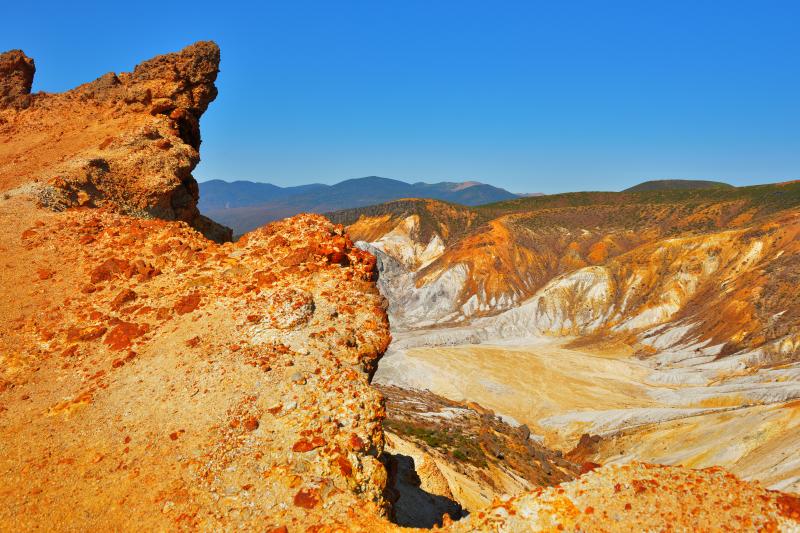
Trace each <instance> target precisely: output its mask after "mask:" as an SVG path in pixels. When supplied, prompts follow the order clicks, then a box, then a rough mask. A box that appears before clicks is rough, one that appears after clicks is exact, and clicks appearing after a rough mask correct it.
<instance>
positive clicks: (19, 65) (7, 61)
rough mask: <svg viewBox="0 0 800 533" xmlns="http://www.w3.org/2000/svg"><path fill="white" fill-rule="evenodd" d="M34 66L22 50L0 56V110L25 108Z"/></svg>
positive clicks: (28, 101) (31, 83) (34, 69)
mask: <svg viewBox="0 0 800 533" xmlns="http://www.w3.org/2000/svg"><path fill="white" fill-rule="evenodd" d="M34 72H36V66H35V65H34V64H33V59H31V58H29V57H28V56H26V55H25V54H24V53H23V51H22V50H10V51H8V52H4V53H2V54H0V108H3V107H27V106H28V104H29V103H30V97H29V95H30V94H31V86H32V85H33V74H34Z"/></svg>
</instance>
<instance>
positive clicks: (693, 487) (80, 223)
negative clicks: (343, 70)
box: [0, 43, 800, 531]
mask: <svg viewBox="0 0 800 533" xmlns="http://www.w3.org/2000/svg"><path fill="white" fill-rule="evenodd" d="M218 61H219V50H218V49H217V47H216V45H214V44H213V43H197V44H195V45H192V46H190V47H188V48H186V49H184V50H183V51H181V52H178V53H175V54H168V55H166V56H160V57H158V58H155V59H153V60H150V61H147V62H145V63H143V64H142V65H140V66H138V67H137V68H136V69H135V70H134V72H132V73H129V74H120V75H114V74H109V75H106V76H103V77H101V78H100V79H98V80H96V81H94V82H92V83H90V84H87V85H84V86H81V87H78V88H77V89H75V90H73V91H69V92H67V93H64V94H60V95H48V94H35V95H31V94H30V87H31V79H32V75H33V63H32V61H30V60H29V59H28V58H27V57H26V56H24V54H22V53H21V52H18V51H16V52H11V53H7V54H3V55H2V56H0V74H2V79H1V80H0V253H2V256H3V258H4V259H3V262H4V264H3V269H2V273H1V274H0V294H2V298H1V299H0V316H2V317H3V320H2V321H0V473H2V475H1V476H0V496H2V498H3V506H2V507H0V529H3V530H14V531H21V530H35V529H47V530H93V529H104V528H105V529H107V528H111V529H115V530H133V529H135V530H142V529H144V530H175V529H188V530H197V529H199V530H207V531H226V530H234V529H245V530H256V529H258V530H263V529H266V530H269V531H295V530H309V529H311V530H317V531H331V530H342V529H350V530H361V531H380V530H394V529H396V526H395V525H394V524H392V523H391V522H390V521H389V518H391V515H392V512H391V511H392V510H391V502H392V501H393V499H394V497H395V496H396V494H393V491H394V490H395V487H396V481H397V480H396V479H391V477H390V474H391V473H392V472H391V471H387V468H386V466H385V464H389V465H390V467H391V464H392V463H391V460H389V459H388V457H387V455H386V454H385V453H384V448H385V440H386V439H385V434H384V429H383V426H382V422H383V420H384V417H385V404H384V400H383V398H382V396H381V394H380V393H379V392H378V391H377V390H376V389H374V388H373V387H371V386H370V383H369V381H370V378H371V376H372V374H373V372H374V371H375V367H376V364H377V360H378V358H379V357H380V356H381V354H382V353H383V352H384V351H385V350H386V348H387V346H388V344H389V341H390V335H389V324H388V321H387V316H386V312H385V307H386V303H385V301H384V299H383V297H382V296H381V295H380V294H379V293H378V290H377V288H376V284H375V280H376V275H377V263H376V259H375V257H374V256H372V255H371V254H369V253H367V252H364V251H362V250H361V249H359V248H357V247H355V246H354V245H353V243H352V241H351V240H350V238H349V237H348V236H347V234H345V232H344V230H343V228H342V226H340V225H335V224H332V223H331V222H330V221H328V220H327V219H325V218H324V217H320V216H316V215H298V216H296V217H293V218H292V219H288V220H285V221H282V222H278V223H275V224H271V225H268V226H265V227H263V228H260V229H258V230H256V231H254V232H251V233H249V234H247V235H245V236H244V237H243V238H242V239H240V240H239V241H238V242H236V243H230V242H222V243H220V242H214V241H213V240H209V239H208V238H206V237H211V238H213V239H214V240H217V241H224V240H225V239H226V237H228V236H229V233H228V232H226V231H225V230H224V228H220V227H218V226H215V225H214V224H213V223H211V222H210V221H208V220H206V219H204V218H203V217H202V216H200V215H199V214H198V213H197V209H196V199H197V196H196V195H197V192H196V184H195V182H194V179H193V178H192V177H191V170H192V168H193V167H194V165H195V164H196V163H197V159H198V148H199V145H200V135H199V122H198V121H199V118H200V115H201V114H202V112H203V111H204V110H205V108H206V107H207V105H208V103H209V102H210V101H211V100H213V98H214V96H215V94H216V89H215V88H214V85H213V82H214V79H215V76H216V73H217V69H218ZM464 220H465V223H467V224H468V223H469V221H471V220H475V218H474V217H473V216H472V215H469V214H467V216H466V218H465V219H464ZM419 222H420V225H419V226H418V227H421V228H424V227H427V226H425V224H427V221H426V219H425V218H424V217H423V218H421V219H420V221H419ZM198 230H199V231H198ZM440 231H441V229H440ZM204 234H205V236H204ZM421 234H424V232H422V233H421ZM456 234H459V232H458V231H456V232H454V233H453V235H456ZM440 236H441V238H442V241H443V242H445V243H448V242H451V240H453V236H452V235H451V236H442V235H441V234H440ZM425 249H428V247H426V248H425ZM423 251H424V250H423ZM437 253H438V252H436V253H433V252H432V253H430V254H429V255H427V256H425V257H426V258H425V260H424V261H422V262H421V263H419V265H420V267H421V265H422V263H424V262H425V261H428V260H429V259H430V258H431V257H433V256H435V255H436V254H437ZM434 261H435V259H434ZM412 264H417V263H412ZM431 264H432V263H431ZM439 408H441V409H446V408H448V406H447V405H444V404H442V405H441V406H440V407H437V409H439ZM444 412H449V411H444ZM465 416H466V418H465V419H464V420H473V419H475V415H473V414H471V413H469V414H467V415H465ZM478 418H479V419H481V420H482V418H481V417H478ZM405 419H408V417H406V418H405ZM487 420H488V421H487V422H486V424H487V426H486V430H485V431H486V435H484V437H483V438H484V439H485V440H486V442H487V443H488V444H487V445H486V446H489V447H490V446H501V448H502V446H514V447H515V448H518V449H515V451H514V457H515V458H517V459H518V460H519V461H520V462H519V464H518V465H517V466H516V467H515V468H511V469H505V470H504V472H505V474H504V475H505V476H506V477H507V478H509V480H510V479H511V478H513V477H514V475H515V474H514V472H515V471H525V472H528V473H529V474H530V477H531V479H534V480H536V479H537V476H543V477H542V482H543V483H544V484H547V483H549V481H547V482H546V483H545V482H544V481H543V480H544V479H545V478H547V477H548V474H547V469H551V470H557V472H556V473H551V476H553V475H555V476H556V477H557V478H558V479H556V480H554V481H561V480H563V479H570V478H572V477H573V476H574V474H575V465H574V464H572V463H570V462H569V461H565V460H562V459H561V458H559V457H557V456H556V455H555V454H553V453H551V452H548V451H547V450H544V449H543V448H541V447H540V446H538V445H537V446H533V445H532V444H530V443H529V442H527V440H525V439H521V440H520V439H519V438H510V439H506V438H502V436H497V435H494V434H493V433H492V432H495V431H496V430H497V429H498V428H500V427H501V425H500V423H499V422H498V421H497V420H495V419H494V418H492V419H491V420H489V419H487ZM459 423H460V424H467V423H471V422H465V421H460V422H459ZM514 431H516V432H519V430H516V429H515V430H514ZM412 444H413V443H412ZM417 449H421V448H417ZM481 449H482V450H484V448H481ZM484 451H485V450H484ZM414 453H417V452H414ZM421 453H427V452H425V450H422V452H421ZM442 453H443V452H442ZM481 453H483V452H481ZM501 453H502V452H501ZM437 454H438V455H437ZM526 454H534V456H535V455H536V454H539V455H538V460H539V463H537V464H539V465H541V469H540V468H539V467H538V466H537V467H534V466H531V465H529V464H527V463H526V462H524V461H523V460H522V459H521V458H524V457H527V456H526ZM428 456H430V457H436V456H441V453H440V452H438V451H437V452H430V453H428ZM477 457H478V456H476V458H477ZM495 457H496V455H495ZM476 460H477V459H476ZM489 467H490V468H495V467H496V466H491V465H489ZM556 467H557V468H556ZM497 468H499V467H497ZM515 469H516V470H515ZM390 470H391V468H390ZM650 470H652V469H649V467H644V466H637V467H635V468H632V469H630V470H624V469H623V470H616V469H603V470H599V471H596V472H594V473H592V474H590V476H591V477H589V478H586V479H585V480H584V478H581V480H580V481H578V482H573V484H571V485H566V486H565V488H563V489H562V488H556V489H549V490H548V491H546V492H541V493H527V494H526V495H520V496H518V497H515V498H513V499H511V500H508V501H505V500H504V501H501V502H495V503H494V504H492V505H491V506H490V507H489V508H487V509H485V510H483V511H481V510H478V511H476V512H475V513H473V514H472V515H471V516H470V517H469V518H468V519H467V521H466V522H458V523H456V524H455V525H452V524H450V527H455V528H456V529H461V530H476V529H477V530H480V529H494V528H496V527H506V528H509V529H512V530H513V529H518V530H519V529H525V530H527V529H531V528H544V527H550V526H553V527H557V526H558V525H559V524H560V525H562V526H564V527H572V526H573V525H577V524H578V523H579V522H580V524H581V525H582V526H583V527H584V529H587V530H591V529H592V528H595V529H627V528H628V527H629V525H630V524H644V525H646V526H648V527H651V526H652V527H660V526H663V525H665V524H667V523H669V524H671V525H673V526H675V527H681V526H686V527H690V526H692V525H695V526H696V525H698V524H711V525H718V524H721V525H735V524H741V523H742V522H736V520H740V519H741V518H740V517H748V518H747V519H748V520H750V522H749V525H753V526H765V527H772V526H776V527H798V520H799V519H800V516H799V515H798V508H800V504H798V501H797V499H796V498H795V497H793V496H789V495H785V494H780V493H774V492H768V491H765V490H764V489H762V488H761V487H760V486H758V485H756V484H751V483H744V482H739V481H736V480H734V479H731V478H730V477H728V476H725V475H723V474H722V473H718V472H711V473H709V472H705V473H694V472H691V471H686V470H682V469H670V468H664V469H660V470H658V472H659V475H658V476H654V475H652V474H651V472H650ZM481 471H482V470H481V469H480V468H479V469H478V470H476V471H472V474H471V475H474V478H475V479H479V478H480V475H479V474H480V472H481ZM437 472H438V474H437ZM476 472H477V474H476ZM447 473H450V474H452V472H450V471H449V470H447V468H445V469H444V471H442V470H441V469H438V467H437V468H436V469H434V468H433V467H432V466H430V465H429V467H428V469H427V470H423V471H422V472H420V473H419V474H420V475H421V476H423V477H424V478H425V481H424V486H425V487H426V488H428V489H430V490H440V491H446V490H450V489H449V486H450V485H449V482H448V480H447V478H446V475H445V474H447ZM470 479H472V478H470ZM498 479H501V478H500V477H496V478H492V480H493V481H497V480H498ZM659 479H663V480H664V483H663V484H661V485H659V486H661V487H662V488H663V490H664V491H665V493H666V495H667V499H660V500H659V501H660V502H665V503H664V505H665V506H666V509H656V510H655V511H654V510H653V504H654V500H653V496H652V494H651V493H650V488H651V487H655V486H656V484H657V483H660V481H658V480H659ZM667 480H668V481H667ZM515 482H516V483H517V485H515V486H524V488H526V489H527V488H529V486H528V485H526V484H525V483H522V482H520V481H519V480H516V481H515ZM509 483H510V482H509ZM534 484H537V483H534ZM584 485H585V486H586V487H588V490H589V493H590V494H589V495H587V493H586V490H585V489H584ZM509 486H510V485H509ZM617 487H619V488H617ZM492 490H499V487H498V486H493V489H492ZM611 490H614V491H615V493H616V492H620V491H621V492H622V493H623V494H624V496H625V500H624V501H626V502H628V503H629V504H630V506H625V507H623V508H622V509H618V507H620V506H621V505H622V500H619V499H615V498H612V497H610V494H611V493H610V491H611ZM476 491H477V493H480V490H479V487H477V488H476ZM451 494H452V495H455V494H453V491H451ZM595 494H596V495H598V497H597V498H595V496H594V495H595ZM718 494H725V495H728V494H734V495H735V496H736V498H735V499H730V498H729V499H726V501H725V502H724V505H729V506H730V507H729V508H726V510H727V511H728V512H727V513H725V514H721V515H719V514H718V515H714V514H713V513H715V512H717V511H718V509H719V505H721V503H720V502H718V501H717V499H716V495H718ZM726 497H727V496H726ZM587 498H588V499H587ZM688 501H691V502H692V504H693V505H695V506H696V507H697V512H695V511H694V509H692V510H691V511H687V509H690V507H687V505H688V504H687V502H688ZM695 502H698V503H695ZM590 508H591V511H590ZM623 512H624V513H627V514H624V516H623V517H622V519H618V517H617V513H623ZM580 513H583V514H582V515H580V516H579V514H580ZM581 517H587V519H583V518H581ZM600 517H602V519H601V520H596V521H595V520H594V518H600ZM700 520H704V522H698V521H700ZM709 520H711V521H709ZM714 520H716V522H715V521H714ZM443 521H444V522H445V524H447V523H448V520H447V519H444V520H443Z"/></svg>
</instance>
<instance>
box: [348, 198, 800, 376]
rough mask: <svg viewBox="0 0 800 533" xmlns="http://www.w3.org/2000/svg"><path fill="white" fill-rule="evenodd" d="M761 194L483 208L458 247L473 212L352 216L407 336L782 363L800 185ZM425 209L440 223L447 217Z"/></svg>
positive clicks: (791, 326)
mask: <svg viewBox="0 0 800 533" xmlns="http://www.w3.org/2000/svg"><path fill="white" fill-rule="evenodd" d="M753 189H756V190H755V191H746V192H743V193H740V197H736V198H733V199H720V200H717V201H715V200H714V199H713V197H712V198H704V199H703V200H704V201H696V200H695V201H682V200H681V201H679V200H680V199H677V200H676V201H674V202H671V203H667V204H666V205H664V204H662V203H656V202H655V200H657V198H653V199H650V198H647V197H646V196H645V197H644V198H638V199H635V198H632V199H630V201H631V202H633V201H634V200H636V201H638V204H634V205H627V204H623V205H616V204H611V205H609V204H605V205H603V204H601V205H597V206H593V207H584V206H578V207H576V206H565V207H549V206H548V207H545V208H532V209H531V210H529V211H521V212H517V211H515V212H507V211H513V210H511V209H507V210H506V212H500V213H499V214H498V216H497V217H496V218H490V217H489V215H491V214H494V213H487V212H488V211H489V209H488V208H487V209H486V210H484V211H481V210H480V209H479V210H477V211H475V212H474V213H473V217H474V218H475V219H477V221H478V223H475V224H473V225H472V227H471V228H469V230H467V231H464V230H462V231H461V232H459V233H458V234H457V238H448V230H449V229H450V227H451V226H452V227H456V228H465V227H466V226H465V225H464V224H463V222H462V219H468V212H469V211H470V210H469V208H462V210H463V213H458V216H456V215H454V214H452V213H447V214H445V215H439V219H437V221H438V225H437V226H436V228H435V229H433V230H430V231H428V232H421V231H419V230H417V229H416V228H417V226H418V225H419V219H420V217H419V216H418V215H416V214H410V213H409V210H408V209H397V207H396V206H393V205H392V204H386V205H385V206H383V211H382V212H380V208H378V207H376V208H373V211H374V212H375V213H374V214H373V213H362V214H361V216H360V217H359V218H356V217H355V216H354V215H350V219H349V220H348V219H347V218H344V219H343V220H344V221H346V222H351V225H350V226H348V230H349V231H350V233H351V234H352V235H353V238H354V239H356V240H358V241H364V244H363V247H364V248H365V249H369V250H370V251H372V252H374V253H375V254H376V255H377V256H378V258H379V262H380V266H381V268H382V269H383V270H385V271H386V275H384V276H383V278H384V279H382V280H381V284H382V289H383V290H384V292H385V293H386V294H387V297H389V300H390V308H389V309H390V315H391V317H392V321H393V324H394V326H395V327H396V328H398V329H401V330H402V329H419V328H423V327H430V326H433V325H438V326H442V325H449V326H460V325H464V326H467V327H469V328H471V329H472V330H473V334H475V335H477V336H478V338H483V339H484V340H485V339H486V338H487V337H495V338H509V337H524V336H528V335H533V334H536V335H549V336H570V335H573V336H574V335H579V336H584V337H585V336H589V335H594V336H596V337H603V338H606V339H607V338H615V339H618V340H622V341H625V342H632V343H638V344H639V349H640V350H641V351H642V353H648V352H654V351H659V350H663V349H665V348H672V347H676V346H682V347H687V346H691V347H692V349H695V348H698V347H701V348H703V349H705V351H706V352H707V353H709V354H711V355H720V356H727V355H731V354H737V353H741V354H744V353H747V354H749V355H748V356H747V357H749V359H750V360H751V363H753V364H761V363H764V362H770V363H779V362H781V361H788V360H793V358H794V357H795V354H796V353H797V350H798V346H800V344H798V342H799V341H800V339H798V334H800V333H798V332H800V308H798V307H797V306H798V301H797V299H796V298H794V289H793V287H795V286H796V284H797V283H799V282H800V274H798V270H797V265H798V264H800V261H799V260H798V257H800V249H799V248H798V244H797V243H798V231H800V225H799V221H800V218H799V217H800V214H798V205H800V186H798V184H796V183H786V184H776V185H773V186H763V187H762V188H753ZM762 189H763V190H762ZM598 201H603V198H598ZM605 201H608V200H605ZM418 202H419V208H420V209H425V210H427V211H428V212H429V213H430V215H429V217H432V218H436V215H437V214H439V213H442V212H443V211H444V208H445V206H441V207H439V206H437V205H436V204H437V202H434V201H430V200H425V201H422V200H420V201H418ZM446 207H447V209H448V210H449V211H453V208H452V207H450V206H446ZM448 219H449V225H448ZM481 219H482V220H481ZM481 222H482V223H481ZM378 228H380V230H378ZM437 229H438V232H437ZM479 330H485V332H484V334H483V335H482V336H481V334H480V333H478V332H479Z"/></svg>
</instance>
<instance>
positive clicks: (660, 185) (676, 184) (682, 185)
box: [622, 180, 733, 192]
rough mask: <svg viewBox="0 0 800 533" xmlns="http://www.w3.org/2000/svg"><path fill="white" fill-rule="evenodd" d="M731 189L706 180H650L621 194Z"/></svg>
mask: <svg viewBox="0 0 800 533" xmlns="http://www.w3.org/2000/svg"><path fill="white" fill-rule="evenodd" d="M718 187H722V188H731V187H733V185H730V184H728V183H723V182H721V181H707V180H650V181H643V182H642V183H638V184H636V185H634V186H633V187H628V188H627V189H625V190H624V191H622V192H640V191H672V190H676V189H712V188H718Z"/></svg>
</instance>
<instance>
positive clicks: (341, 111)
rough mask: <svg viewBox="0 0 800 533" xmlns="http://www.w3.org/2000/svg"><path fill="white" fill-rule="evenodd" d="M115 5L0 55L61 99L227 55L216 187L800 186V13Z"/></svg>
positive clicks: (212, 150)
mask: <svg viewBox="0 0 800 533" xmlns="http://www.w3.org/2000/svg"><path fill="white" fill-rule="evenodd" d="M112 4H116V3H114V2H97V3H80V2H49V1H44V2H37V3H36V4H35V7H29V6H30V5H31V4H26V3H24V2H12V3H10V4H9V5H7V6H5V7H4V8H3V13H4V18H5V19H6V21H13V24H10V23H8V22H6V23H4V24H3V31H2V32H0V49H4V50H5V49H9V48H22V49H23V50H25V52H26V53H28V55H30V56H32V57H33V58H34V59H35V60H36V65H37V69H38V72H37V75H36V80H35V82H34V90H45V91H61V90H65V89H68V88H71V87H73V86H75V85H78V84H80V83H83V82H86V81H89V80H92V79H94V78H96V77H98V76H100V75H102V74H103V73H105V72H108V71H126V70H130V69H131V68H132V67H133V66H134V65H135V64H136V63H138V62H140V61H141V60H144V59H147V58H149V57H151V56H153V55H156V54H160V53H165V52H169V51H174V50H177V49H180V48H182V47H183V46H185V45H188V44H190V43H191V42H193V41H196V40H200V39H213V40H215V41H216V42H217V43H218V44H219V45H220V47H221V48H222V67H221V73H220V76H219V79H218V86H219V89H220V96H219V97H218V99H217V100H216V101H215V102H214V103H213V104H212V105H211V108H210V109H209V111H208V112H207V114H206V115H205V116H204V118H203V120H202V132H203V145H202V148H201V156H202V162H201V164H200V166H199V167H198V168H197V170H196V171H195V176H196V177H197V178H198V179H200V180H201V181H202V180H204V179H210V178H220V179H228V180H232V179H252V180H256V181H270V182H273V183H276V184H279V185H293V184H300V183H308V182H323V183H333V182H336V181H340V180H342V179H346V178H352V177H360V176H367V175H380V176H385V177H391V178H397V179H403V180H407V181H416V180H423V181H441V180H454V181H460V180H466V179H476V180H481V181H485V182H488V183H492V184H495V185H498V186H502V187H506V188H508V189H509V190H512V191H515V192H533V191H542V192H548V193H550V192H558V191H573V190H617V189H621V188H624V187H626V186H629V185H632V184H634V183H637V182H639V181H641V180H644V179H662V178H694V179H720V180H725V181H728V182H730V183H734V184H737V185H743V184H752V183H764V182H769V181H780V180H787V179H797V178H800V127H798V126H799V125H800V33H798V30H797V28H798V25H800V2H771V1H753V2H735V1H722V0H720V1H717V2H707V1H702V0H694V1H691V2H683V1H669V2H666V1H663V2H662V1H659V2H655V1H647V0H638V1H632V2H612V1H594V2H583V1H567V0H564V1H560V0H559V1H551V2H534V1H528V2H502V1H489V0H486V1H481V2H473V1H469V0H462V1H453V2H445V1H439V2H437V1H433V0H428V1H413V0H403V1H391V2H390V1H379V0H372V1H364V2H348V1H324V2H303V1H298V0H287V1H285V2H254V3H238V2H214V3H204V2H191V3H186V4H184V5H180V4H179V3H177V2H148V1H145V0H140V1H138V2H132V3H131V2H125V3H120V5H119V6H117V5H112Z"/></svg>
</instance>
